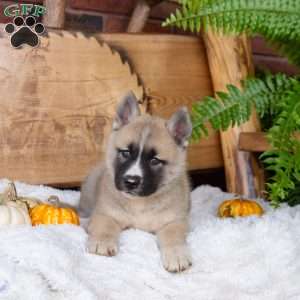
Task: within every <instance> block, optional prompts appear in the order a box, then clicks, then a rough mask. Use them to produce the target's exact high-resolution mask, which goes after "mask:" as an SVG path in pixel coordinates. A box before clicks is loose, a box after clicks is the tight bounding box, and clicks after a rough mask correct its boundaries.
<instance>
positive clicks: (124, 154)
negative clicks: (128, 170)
mask: <svg viewBox="0 0 300 300" xmlns="http://www.w3.org/2000/svg"><path fill="white" fill-rule="evenodd" d="M119 154H120V156H121V157H122V158H124V159H128V158H130V156H131V153H130V151H129V150H128V149H119Z"/></svg>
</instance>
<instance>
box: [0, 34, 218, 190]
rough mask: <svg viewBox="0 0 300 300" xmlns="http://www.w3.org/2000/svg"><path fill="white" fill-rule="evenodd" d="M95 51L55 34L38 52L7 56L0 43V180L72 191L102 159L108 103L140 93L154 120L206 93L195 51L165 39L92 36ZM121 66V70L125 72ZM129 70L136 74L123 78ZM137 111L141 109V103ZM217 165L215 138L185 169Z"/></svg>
mask: <svg viewBox="0 0 300 300" xmlns="http://www.w3.org/2000/svg"><path fill="white" fill-rule="evenodd" d="M97 39H98V40H99V41H100V42H107V43H108V44H109V45H110V46H111V47H112V48H114V49H116V50H118V51H120V53H121V57H122V61H121V59H120V57H119V54H118V53H117V52H114V54H112V51H111V49H110V48H109V47H108V46H107V45H106V44H105V43H104V44H103V45H100V43H98V42H97V41H96V40H95V39H94V38H89V39H87V38H86V37H84V36H82V35H81V34H77V35H76V36H74V35H72V34H69V33H66V32H63V33H62V34H61V35H57V34H53V33H52V34H51V33H50V37H49V39H48V38H42V44H41V46H40V47H39V48H36V49H31V48H27V47H26V48H25V49H22V50H14V49H12V48H11V47H10V45H9V41H8V38H7V36H3V37H2V38H0V80H1V85H0V97H1V105H0V156H1V157H0V177H8V178H11V179H18V180H22V181H26V182H29V183H43V184H52V185H65V186H67V185H77V184H79V183H80V181H81V180H82V179H83V177H84V176H85V175H86V173H87V171H88V169H90V168H91V166H93V165H94V164H95V162H96V161H98V160H100V159H101V158H102V156H103V145H104V146H105V138H106V136H107V133H108V132H109V130H110V126H111V121H112V117H113V114H114V109H115V106H116V102H117V100H118V98H119V97H120V96H121V95H122V94H123V93H125V92H126V91H127V90H129V89H131V90H133V91H134V92H135V93H136V94H137V96H138V97H142V94H143V89H142V86H141V85H139V84H138V82H140V83H141V84H142V85H143V86H144V94H145V95H146V99H147V101H146V102H147V103H148V107H147V109H148V111H149V112H150V113H153V114H157V115H160V116H162V117H165V118H167V117H170V115H171V114H172V113H173V112H174V111H175V110H176V109H177V108H178V107H179V106H181V105H183V104H184V105H187V106H188V107H189V108H190V107H191V105H192V103H193V102H194V101H196V100H198V99H201V98H202V97H204V96H206V95H212V94H213V90H212V84H211V79H210V74H209V69H208V65H207V58H206V54H205V49H204V46H203V43H202V42H199V38H197V37H188V36H177V35H176V36H175V35H157V34H156V35H142V34H141V35H130V34H101V35H98V36H97ZM126 61H129V63H130V65H131V67H129V66H128V64H127V63H126ZM133 70H134V71H135V72H136V73H137V74H138V79H137V77H136V75H134V74H133V73H132V71H133ZM146 102H144V105H143V108H144V109H145V103H146ZM221 166H223V159H222V154H221V146H220V139H219V135H218V134H217V133H215V132H212V131H210V137H209V138H208V139H204V140H202V141H201V142H200V143H197V144H193V145H192V146H191V147H190V149H189V168H190V169H206V168H215V167H221Z"/></svg>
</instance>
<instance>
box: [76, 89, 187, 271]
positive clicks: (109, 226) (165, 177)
mask: <svg viewBox="0 0 300 300" xmlns="http://www.w3.org/2000/svg"><path fill="white" fill-rule="evenodd" d="M191 132H192V125H191V121H190V118H189V114H188V112H187V109H186V108H181V109H180V110H178V111H177V112H176V113H174V114H173V116H172V117H171V118H170V120H168V121H166V120H163V119H161V118H158V117H153V116H150V115H141V114H140V110H139V107H138V102H137V99H136V97H135V96H134V94H133V93H131V92H130V93H128V94H127V95H126V96H125V97H124V98H123V99H122V101H121V102H120V104H119V106H118V108H117V111H116V117H115V119H114V122H113V130H112V132H111V134H110V137H109V140H108V144H107V150H106V159H105V162H104V163H102V164H99V165H98V166H97V167H96V168H95V169H94V170H92V172H91V173H90V175H89V176H88V177H87V178H86V180H85V181H84V183H83V185H82V188H81V198H80V205H79V211H80V212H81V215H84V216H86V217H87V216H90V221H89V224H88V227H87V232H88V234H89V238H88V250H89V252H91V253H95V254H99V255H106V256H113V255H116V254H117V252H118V238H119V235H120V233H121V231H122V230H125V229H127V228H137V229H141V230H145V231H148V232H151V233H155V234H156V235H157V238H158V245H159V248H160V252H161V258H162V263H163V265H164V267H165V269H166V270H168V271H170V272H179V271H184V270H185V269H187V268H188V267H189V266H190V265H191V259H190V256H189V251H188V248H187V245H186V241H185V238H186V234H187V231H188V214H189V209H190V187H189V182H188V178H187V174H186V148H187V145H188V139H189V137H190V135H191Z"/></svg>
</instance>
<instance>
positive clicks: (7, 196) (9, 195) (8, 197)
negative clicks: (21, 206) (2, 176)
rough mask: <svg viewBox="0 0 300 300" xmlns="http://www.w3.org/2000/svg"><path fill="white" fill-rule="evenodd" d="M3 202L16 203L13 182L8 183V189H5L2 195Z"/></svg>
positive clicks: (15, 191)
mask: <svg viewBox="0 0 300 300" xmlns="http://www.w3.org/2000/svg"><path fill="white" fill-rule="evenodd" d="M3 197H4V199H3V202H8V201H16V200H17V190H16V186H15V184H14V183H13V182H9V183H8V187H7V188H6V189H5V191H4V193H3Z"/></svg>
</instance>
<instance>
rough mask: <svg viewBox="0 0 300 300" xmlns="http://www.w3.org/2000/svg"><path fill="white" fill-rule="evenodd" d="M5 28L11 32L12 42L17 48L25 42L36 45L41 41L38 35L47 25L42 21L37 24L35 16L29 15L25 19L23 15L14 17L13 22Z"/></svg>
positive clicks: (32, 45)
mask: <svg viewBox="0 0 300 300" xmlns="http://www.w3.org/2000/svg"><path fill="white" fill-rule="evenodd" d="M4 30H5V31H6V32H7V33H8V34H11V38H10V42H11V45H12V46H13V47H15V48H19V47H20V46H22V45H23V44H27V45H29V46H31V47H35V46H37V45H38V43H39V37H38V35H40V34H42V33H43V32H44V31H45V27H44V25H43V24H41V23H37V24H36V20H35V18H34V17H33V16H27V17H26V19H25V21H24V18H23V17H21V16H17V17H15V18H14V21H13V23H8V24H7V25H6V26H5V28H4Z"/></svg>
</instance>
